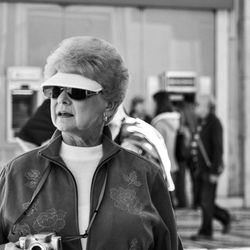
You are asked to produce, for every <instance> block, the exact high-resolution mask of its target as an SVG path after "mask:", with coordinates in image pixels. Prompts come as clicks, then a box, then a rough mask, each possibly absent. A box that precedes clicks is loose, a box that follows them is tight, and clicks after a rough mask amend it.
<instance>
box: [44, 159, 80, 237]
mask: <svg viewBox="0 0 250 250" xmlns="http://www.w3.org/2000/svg"><path fill="white" fill-rule="evenodd" d="M43 156H44V157H45V158H46V159H48V160H49V161H51V162H53V163H54V164H56V165H59V166H61V167H62V168H63V169H64V170H66V171H67V172H68V173H69V174H70V176H71V178H72V180H73V182H74V185H75V196H76V199H75V205H76V206H75V213H76V225H77V234H78V235H80V231H79V217H78V189H77V185H76V180H75V177H74V176H73V174H72V173H71V171H70V170H69V169H68V168H67V167H66V166H64V165H63V164H61V163H60V162H57V161H55V160H52V159H51V158H49V157H47V156H45V155H43Z"/></svg>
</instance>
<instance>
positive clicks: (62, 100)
mask: <svg viewBox="0 0 250 250" xmlns="http://www.w3.org/2000/svg"><path fill="white" fill-rule="evenodd" d="M70 101H71V100H70V98H69V96H68V94H67V91H66V89H63V91H62V92H61V93H60V95H59V96H58V97H57V102H58V103H63V104H68V103H70Z"/></svg>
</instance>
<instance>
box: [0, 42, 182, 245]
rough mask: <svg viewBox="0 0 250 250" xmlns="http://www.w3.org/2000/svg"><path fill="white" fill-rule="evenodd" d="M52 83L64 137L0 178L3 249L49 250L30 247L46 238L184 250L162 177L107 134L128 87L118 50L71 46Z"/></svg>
mask: <svg viewBox="0 0 250 250" xmlns="http://www.w3.org/2000/svg"><path fill="white" fill-rule="evenodd" d="M45 77H46V79H47V80H46V81H45V82H44V83H43V84H42V88H43V92H44V94H45V96H46V97H48V98H50V99H51V117H52V121H53V124H54V125H55V127H56V128H57V130H56V132H55V133H54V135H53V136H52V138H51V140H50V141H49V143H47V144H46V145H44V146H42V147H40V148H36V149H34V150H32V151H30V152H27V153H25V154H23V155H21V156H19V157H17V158H15V159H13V160H12V161H11V162H10V163H9V164H7V166H5V168H4V169H3V171H2V173H1V176H0V222H1V223H0V249H5V250H7V249H20V248H22V247H23V248H24V249H43V248H40V247H38V246H36V244H34V247H31V246H32V244H33V243H34V242H35V241H36V239H37V240H38V241H39V242H42V241H43V240H41V239H40V240H39V238H43V237H44V236H43V235H42V234H41V233H44V232H53V233H56V235H57V236H60V237H61V241H62V248H60V244H58V246H53V247H52V248H47V249H65V250H80V249H88V250H111V249H115V250H119V249H120V250H125V249H128V250H136V249H137V250H139V249H141V250H146V249H155V250H156V249H158V250H162V249H165V250H167V249H169V250H170V249H171V250H174V249H182V245H181V242H180V240H179V237H178V234H177V232H176V224H175V218H174V214H173V210H172V206H171V202H170V199H169V193H168V189H167V183H166V182H165V181H164V180H163V177H162V173H161V172H160V170H159V169H158V168H157V167H156V166H155V165H153V164H152V163H151V162H149V161H147V160H146V159H144V158H141V157H140V156H138V155H136V154H134V153H132V152H129V151H127V150H125V149H123V148H121V147H119V146H118V145H117V144H115V143H114V142H113V141H112V139H111V135H110V132H109V129H108V127H107V126H106V125H107V124H108V123H109V122H110V120H111V119H112V117H113V116H114V114H115V112H116V109H117V107H118V106H119V104H120V103H121V102H122V100H123V98H124V96H125V92H126V88H127V83H128V71H127V69H126V67H125V66H124V62H123V60H122V58H121V57H120V55H119V54H118V52H117V51H116V50H115V48H114V47H113V46H112V45H110V44H109V43H107V42H105V41H103V40H99V39H96V38H92V37H73V38H69V39H66V40H64V41H63V42H62V43H61V44H60V46H59V47H58V48H57V49H56V50H55V51H54V52H53V53H52V54H51V55H50V56H49V57H48V60H47V65H46V67H45ZM33 234H40V236H39V235H35V238H32V237H31V236H27V235H33ZM20 236H22V238H21V239H22V240H19V238H20ZM24 236H27V237H26V238H25V237H24ZM23 241H24V242H25V243H23ZM44 241H45V242H48V239H47V238H46V239H45V240H44ZM51 242H52V243H51V244H52V245H53V244H54V245H56V242H57V238H56V237H55V236H52V240H51ZM1 244H2V245H1ZM20 244H21V246H20ZM43 244H49V243H43ZM37 245H38V244H37ZM28 247H30V248H28ZM44 249H45V248H44Z"/></svg>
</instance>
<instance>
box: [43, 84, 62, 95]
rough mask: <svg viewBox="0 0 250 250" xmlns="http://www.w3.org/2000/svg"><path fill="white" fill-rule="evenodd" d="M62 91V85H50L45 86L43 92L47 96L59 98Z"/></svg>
mask: <svg viewBox="0 0 250 250" xmlns="http://www.w3.org/2000/svg"><path fill="white" fill-rule="evenodd" d="M61 92H62V90H61V88H60V87H54V86H48V87H44V88H43V94H44V95H45V96H46V97H47V98H57V97H58V96H59V95H60V93H61Z"/></svg>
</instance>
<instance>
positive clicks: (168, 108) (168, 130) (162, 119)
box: [151, 91, 181, 207]
mask: <svg viewBox="0 0 250 250" xmlns="http://www.w3.org/2000/svg"><path fill="white" fill-rule="evenodd" d="M153 99H154V102H155V104H156V105H155V117H154V118H153V119H152V122H151V124H152V126H153V127H155V128H156V129H157V130H158V131H159V132H160V133H161V135H162V136H163V138H164V141H165V144H166V147H167V150H168V154H169V159H170V162H171V174H172V177H173V180H174V183H176V173H177V171H178V168H179V167H178V163H177V161H176V157H175V146H176V136H177V132H178V129H179V128H180V118H181V117H180V113H178V112H176V111H175V110H174V107H173V105H172V103H171V102H170V99H169V94H168V93H167V92H166V91H159V92H157V93H155V94H154V95H153ZM172 194H173V195H172V202H173V205H174V207H176V206H178V200H177V197H176V191H175V192H172Z"/></svg>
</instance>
